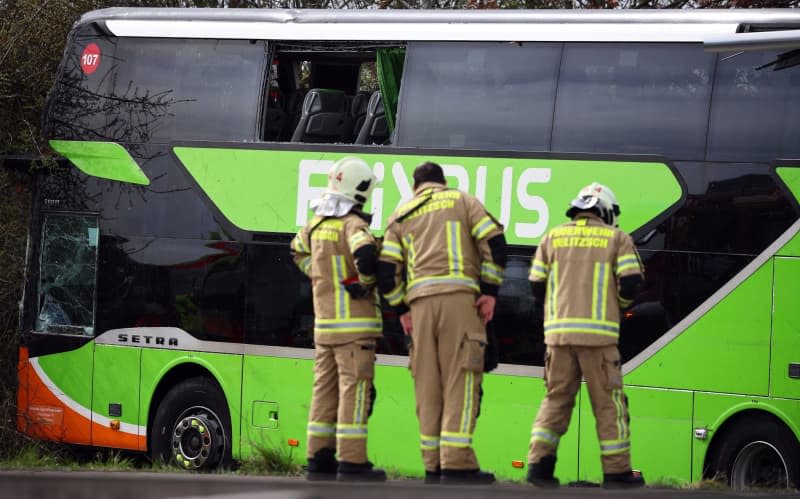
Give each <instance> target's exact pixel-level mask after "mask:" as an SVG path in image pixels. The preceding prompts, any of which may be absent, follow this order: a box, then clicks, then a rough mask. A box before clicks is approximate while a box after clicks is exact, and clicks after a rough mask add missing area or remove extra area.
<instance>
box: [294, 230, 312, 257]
mask: <svg viewBox="0 0 800 499" xmlns="http://www.w3.org/2000/svg"><path fill="white" fill-rule="evenodd" d="M291 248H292V249H293V250H295V251H296V252H298V253H311V250H309V249H308V246H307V245H306V242H305V241H303V237H302V236H301V235H300V234H297V235H296V236H294V239H292V244H291Z"/></svg>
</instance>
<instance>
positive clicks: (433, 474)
mask: <svg viewBox="0 0 800 499" xmlns="http://www.w3.org/2000/svg"><path fill="white" fill-rule="evenodd" d="M441 478H442V470H441V468H436V471H428V470H425V483H426V484H428V485H432V484H438V483H440V482H441Z"/></svg>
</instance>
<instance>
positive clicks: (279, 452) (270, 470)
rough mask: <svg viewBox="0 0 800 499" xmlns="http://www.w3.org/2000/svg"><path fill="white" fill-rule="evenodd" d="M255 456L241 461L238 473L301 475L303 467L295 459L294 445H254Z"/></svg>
mask: <svg viewBox="0 0 800 499" xmlns="http://www.w3.org/2000/svg"><path fill="white" fill-rule="evenodd" d="M254 449H255V451H254V453H253V456H252V457H250V458H248V459H245V460H243V461H241V462H240V465H239V468H238V469H237V472H238V473H241V474H244V475H283V476H299V475H301V474H302V473H303V467H302V466H301V465H300V464H299V463H298V462H297V461H296V460H295V456H294V450H295V448H294V447H284V446H280V445H278V446H275V445H270V444H268V445H266V446H263V445H254Z"/></svg>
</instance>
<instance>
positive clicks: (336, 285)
mask: <svg viewBox="0 0 800 499" xmlns="http://www.w3.org/2000/svg"><path fill="white" fill-rule="evenodd" d="M331 266H332V267H333V299H334V304H335V307H336V318H337V319H346V318H347V317H350V295H349V294H348V293H347V290H345V288H344V284H342V281H344V279H345V274H344V272H345V262H344V256H342V255H333V256H331Z"/></svg>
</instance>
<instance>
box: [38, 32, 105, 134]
mask: <svg viewBox="0 0 800 499" xmlns="http://www.w3.org/2000/svg"><path fill="white" fill-rule="evenodd" d="M115 44H116V39H114V38H106V37H104V36H103V35H101V34H100V33H99V32H98V31H97V30H96V29H95V28H94V27H93V26H82V27H81V28H79V29H77V30H76V31H74V32H73V34H72V36H71V38H70V40H69V43H68V47H67V50H66V52H65V54H64V60H63V61H62V62H61V71H60V73H59V75H58V79H57V80H56V83H55V85H54V86H53V92H52V93H51V94H50V97H49V102H48V106H49V108H48V113H47V119H46V122H45V132H46V133H47V134H48V135H50V136H52V137H54V138H58V139H85V138H88V139H91V140H114V137H112V136H111V135H110V133H109V131H108V130H107V127H106V112H107V110H108V106H109V93H110V87H111V81H112V75H113V70H114V51H115V48H116V47H115Z"/></svg>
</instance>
